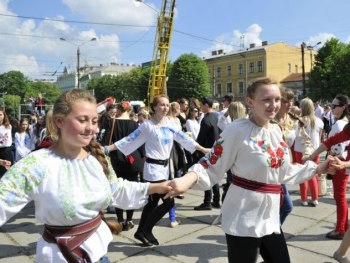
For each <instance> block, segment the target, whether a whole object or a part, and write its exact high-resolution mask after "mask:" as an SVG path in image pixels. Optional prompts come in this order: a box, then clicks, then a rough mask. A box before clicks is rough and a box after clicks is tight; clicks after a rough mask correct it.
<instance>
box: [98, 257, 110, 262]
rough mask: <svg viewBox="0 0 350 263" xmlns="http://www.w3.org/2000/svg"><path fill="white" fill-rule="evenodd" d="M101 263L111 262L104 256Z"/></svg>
mask: <svg viewBox="0 0 350 263" xmlns="http://www.w3.org/2000/svg"><path fill="white" fill-rule="evenodd" d="M99 263H111V262H110V261H109V258H108V257H107V256H103V257H102V258H100V261H99Z"/></svg>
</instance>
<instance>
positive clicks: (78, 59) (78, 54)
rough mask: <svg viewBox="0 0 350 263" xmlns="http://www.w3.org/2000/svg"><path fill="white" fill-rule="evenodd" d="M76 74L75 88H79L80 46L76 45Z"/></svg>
mask: <svg viewBox="0 0 350 263" xmlns="http://www.w3.org/2000/svg"><path fill="white" fill-rule="evenodd" d="M77 76H78V82H77V88H78V89H80V48H79V46H78V47H77Z"/></svg>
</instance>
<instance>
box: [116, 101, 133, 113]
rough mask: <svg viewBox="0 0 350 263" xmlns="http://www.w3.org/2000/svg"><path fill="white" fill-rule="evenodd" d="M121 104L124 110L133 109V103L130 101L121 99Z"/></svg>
mask: <svg viewBox="0 0 350 263" xmlns="http://www.w3.org/2000/svg"><path fill="white" fill-rule="evenodd" d="M119 105H120V108H121V109H122V110H123V111H130V110H131V104H130V102H129V101H121V102H120V103H119Z"/></svg>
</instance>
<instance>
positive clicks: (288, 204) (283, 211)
mask: <svg viewBox="0 0 350 263" xmlns="http://www.w3.org/2000/svg"><path fill="white" fill-rule="evenodd" d="M282 188H283V192H284V200H283V203H282V205H281V207H280V222H281V225H282V224H283V223H284V221H285V220H286V218H287V216H288V215H289V214H290V212H292V210H293V201H292V198H291V197H290V195H289V192H288V189H287V187H286V185H285V184H282Z"/></svg>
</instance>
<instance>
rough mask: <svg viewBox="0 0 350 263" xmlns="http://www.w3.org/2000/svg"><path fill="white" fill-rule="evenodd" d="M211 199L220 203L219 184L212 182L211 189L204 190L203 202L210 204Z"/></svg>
mask: <svg viewBox="0 0 350 263" xmlns="http://www.w3.org/2000/svg"><path fill="white" fill-rule="evenodd" d="M212 199H213V202H214V203H220V185H219V184H214V185H213V187H212V189H210V190H206V191H204V201H203V202H204V203H205V204H207V205H210V203H211V201H212Z"/></svg>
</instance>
